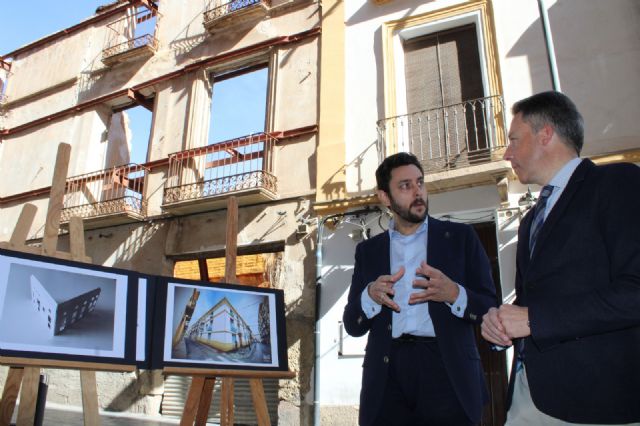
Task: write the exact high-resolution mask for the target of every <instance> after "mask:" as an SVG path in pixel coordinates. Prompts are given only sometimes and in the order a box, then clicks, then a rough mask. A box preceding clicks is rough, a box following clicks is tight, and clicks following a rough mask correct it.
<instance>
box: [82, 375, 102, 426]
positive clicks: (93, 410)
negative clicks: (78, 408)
mask: <svg viewBox="0 0 640 426" xmlns="http://www.w3.org/2000/svg"><path fill="white" fill-rule="evenodd" d="M80 386H81V388H82V414H83V419H84V425H85V426H99V425H100V413H99V412H98V388H97V385H96V372H95V371H86V370H82V371H80Z"/></svg>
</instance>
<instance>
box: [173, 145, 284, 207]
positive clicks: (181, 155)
mask: <svg viewBox="0 0 640 426" xmlns="http://www.w3.org/2000/svg"><path fill="white" fill-rule="evenodd" d="M275 144H276V139H274V138H273V137H271V136H270V135H268V134H266V133H258V134H255V135H250V136H245V137H242V138H238V139H233V140H230V141H225V142H220V143H216V144H213V145H208V146H203V147H199V148H193V149H190V150H188V151H183V152H178V153H175V154H171V155H170V156H169V175H168V178H167V182H166V184H165V189H164V195H163V205H162V207H163V209H165V210H167V211H169V212H171V213H192V212H199V211H206V210H215V209H219V208H223V207H224V206H225V205H226V198H227V196H229V195H235V196H237V197H238V204H240V205H247V204H256V203H261V202H265V201H270V200H274V199H276V197H277V180H276V177H275V176H274V174H273V170H274V167H273V164H274V159H273V154H274V147H275Z"/></svg>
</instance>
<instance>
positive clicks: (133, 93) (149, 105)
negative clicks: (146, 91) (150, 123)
mask: <svg viewBox="0 0 640 426" xmlns="http://www.w3.org/2000/svg"><path fill="white" fill-rule="evenodd" d="M127 97H128V98H129V99H131V100H132V101H133V102H135V103H136V104H138V105H140V106H143V107H145V108H146V109H148V110H149V111H151V112H153V99H147V98H145V97H144V96H142V93H140V91H139V90H133V89H127Z"/></svg>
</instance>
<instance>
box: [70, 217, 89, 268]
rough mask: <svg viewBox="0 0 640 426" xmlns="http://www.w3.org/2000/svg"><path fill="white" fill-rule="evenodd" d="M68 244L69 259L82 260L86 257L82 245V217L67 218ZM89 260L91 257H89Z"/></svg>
mask: <svg viewBox="0 0 640 426" xmlns="http://www.w3.org/2000/svg"><path fill="white" fill-rule="evenodd" d="M69 245H70V249H71V259H73V260H77V261H83V260H84V259H87V257H86V256H85V247H84V223H83V221H82V218H80V217H77V216H74V217H72V218H71V219H70V220H69ZM89 262H91V258H89Z"/></svg>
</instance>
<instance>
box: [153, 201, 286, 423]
mask: <svg viewBox="0 0 640 426" xmlns="http://www.w3.org/2000/svg"><path fill="white" fill-rule="evenodd" d="M237 250H238V201H237V200H236V198H235V197H229V199H228V201H227V234H226V250H225V271H224V279H225V282H227V283H235V282H237V279H236V258H237ZM164 372H165V374H182V375H190V376H192V381H191V387H190V388H189V393H188V394H187V401H186V403H185V406H184V411H183V413H182V418H181V419H180V426H192V425H193V424H194V421H195V424H196V426H200V425H204V424H205V423H206V422H207V417H208V415H209V407H210V406H211V398H212V397H213V386H214V385H215V381H216V378H219V379H221V381H222V390H221V392H222V394H221V398H220V425H221V426H232V425H233V385H234V379H235V378H247V379H249V385H250V386H251V398H252V400H253V406H254V409H255V410H256V418H257V419H258V425H260V426H270V425H271V420H270V418H269V412H268V410H267V401H266V399H265V396H264V386H263V385H262V379H263V378H282V379H285V378H293V377H295V373H293V372H289V371H285V372H280V371H276V372H272V371H267V372H259V371H244V370H208V371H207V372H206V373H203V371H202V370H201V369H185V368H165V369H164Z"/></svg>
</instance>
